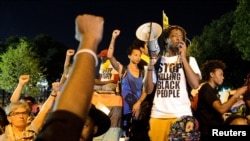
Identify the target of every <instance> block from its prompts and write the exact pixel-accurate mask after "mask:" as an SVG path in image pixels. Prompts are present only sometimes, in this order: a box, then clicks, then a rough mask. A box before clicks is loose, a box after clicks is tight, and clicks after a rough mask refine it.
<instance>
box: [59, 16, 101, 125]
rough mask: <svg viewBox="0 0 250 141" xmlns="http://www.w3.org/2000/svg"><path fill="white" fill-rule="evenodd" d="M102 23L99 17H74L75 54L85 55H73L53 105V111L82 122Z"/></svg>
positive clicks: (86, 106) (89, 92) (92, 77)
mask: <svg viewBox="0 0 250 141" xmlns="http://www.w3.org/2000/svg"><path fill="white" fill-rule="evenodd" d="M103 23H104V20H103V18H102V17H99V16H93V15H88V14H84V15H80V16H77V18H76V39H77V40H79V41H80V44H79V47H78V51H77V52H79V51H84V50H85V51H86V52H79V53H76V55H75V60H74V63H73V66H72V73H70V75H69V78H68V80H67V81H66V84H65V85H64V87H63V89H62V91H61V92H62V94H61V96H60V97H59V98H60V99H59V101H58V103H56V105H55V106H56V107H55V109H56V110H64V111H69V112H71V113H73V114H75V115H77V116H79V117H81V118H82V119H83V120H84V121H85V119H86V117H87V115H88V112H87V111H88V110H89V106H90V102H91V98H92V94H93V88H94V79H95V73H93V72H95V64H96V63H98V62H96V60H95V59H96V50H97V47H98V45H99V43H100V41H101V39H102V34H103ZM82 34H84V36H82ZM92 53H94V54H92ZM86 66H87V67H88V69H86ZM83 86H84V87H83ZM72 95H74V96H72Z"/></svg>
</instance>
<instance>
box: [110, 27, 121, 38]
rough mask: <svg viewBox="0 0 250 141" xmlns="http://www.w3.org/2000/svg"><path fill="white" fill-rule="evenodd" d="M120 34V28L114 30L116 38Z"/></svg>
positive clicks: (113, 34) (113, 36)
mask: <svg viewBox="0 0 250 141" xmlns="http://www.w3.org/2000/svg"><path fill="white" fill-rule="evenodd" d="M119 35H120V30H118V29H115V30H114V31H113V33H112V38H114V39H115V38H116V37H117V36H119Z"/></svg>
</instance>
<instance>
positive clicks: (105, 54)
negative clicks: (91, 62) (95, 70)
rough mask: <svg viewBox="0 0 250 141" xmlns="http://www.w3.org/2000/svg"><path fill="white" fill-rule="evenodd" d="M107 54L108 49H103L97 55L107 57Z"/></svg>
mask: <svg viewBox="0 0 250 141" xmlns="http://www.w3.org/2000/svg"><path fill="white" fill-rule="evenodd" d="M107 55H108V49H104V50H102V51H101V52H100V53H99V54H98V55H97V56H98V57H99V58H101V57H107Z"/></svg>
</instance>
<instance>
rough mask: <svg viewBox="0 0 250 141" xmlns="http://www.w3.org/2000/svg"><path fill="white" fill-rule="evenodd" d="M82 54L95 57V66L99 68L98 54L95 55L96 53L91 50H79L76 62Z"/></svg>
mask: <svg viewBox="0 0 250 141" xmlns="http://www.w3.org/2000/svg"><path fill="white" fill-rule="evenodd" d="M81 53H88V54H90V55H92V56H93V57H94V59H95V66H98V58H97V56H96V53H94V51H92V50H90V49H80V50H78V51H77V53H76V54H75V56H74V60H75V59H76V57H77V56H78V55H79V54H81Z"/></svg>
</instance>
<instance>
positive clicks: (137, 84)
mask: <svg viewBox="0 0 250 141" xmlns="http://www.w3.org/2000/svg"><path fill="white" fill-rule="evenodd" d="M119 34H120V30H118V29H116V30H114V31H113V34H112V39H111V40H112V41H113V42H114V41H115V39H116V38H117V36H118V35H119ZM114 49H115V46H114V44H111V45H110V46H109V50H108V58H109V59H110V61H111V64H112V66H113V67H114V68H115V69H116V70H117V71H118V72H119V75H120V79H121V95H122V97H123V117H122V118H123V119H122V120H123V130H124V131H125V133H124V134H125V136H129V128H130V125H131V119H132V117H134V118H138V116H139V113H140V105H141V103H142V101H143V100H144V99H145V98H146V96H147V95H146V93H145V91H144V88H143V78H144V68H139V65H138V64H139V63H140V61H141V54H142V53H141V50H140V47H136V46H130V47H129V48H128V50H127V52H128V58H129V64H128V65H127V66H125V65H123V64H121V63H120V62H118V61H117V60H116V58H115V57H114V56H113V53H114Z"/></svg>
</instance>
